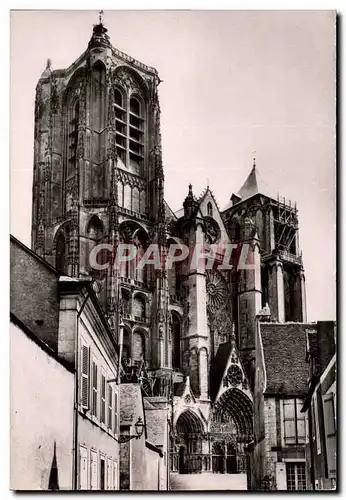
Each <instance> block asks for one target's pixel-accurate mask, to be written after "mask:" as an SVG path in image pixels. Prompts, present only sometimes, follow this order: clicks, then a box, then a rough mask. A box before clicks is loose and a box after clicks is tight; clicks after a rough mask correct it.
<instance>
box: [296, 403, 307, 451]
mask: <svg viewBox="0 0 346 500" xmlns="http://www.w3.org/2000/svg"><path fill="white" fill-rule="evenodd" d="M296 405H297V443H298V444H305V441H306V436H305V415H304V413H302V412H301V409H302V408H303V402H302V401H298V400H297V401H296Z"/></svg>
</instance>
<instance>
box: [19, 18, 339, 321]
mask: <svg viewBox="0 0 346 500" xmlns="http://www.w3.org/2000/svg"><path fill="white" fill-rule="evenodd" d="M97 20H98V14H97V12H96V11H15V12H12V14H11V142H12V147H11V232H12V234H14V236H16V237H17V238H19V239H20V240H21V241H23V242H24V243H25V244H27V245H28V246H30V232H31V202H32V201H31V196H32V191H31V190H32V170H33V130H34V98H35V87H36V84H37V81H38V79H39V77H40V75H41V73H42V71H43V70H44V69H45V65H46V60H47V58H48V57H49V58H51V59H52V67H53V69H58V68H65V67H67V66H69V65H70V64H71V63H72V62H73V61H74V60H75V59H77V57H78V56H79V55H80V54H81V53H82V52H83V51H84V50H85V49H86V46H87V43H88V41H89V39H90V36H91V32H92V25H93V24H94V23H96V22H97ZM104 23H105V25H106V27H107V28H108V30H109V31H108V34H109V35H110V38H111V42H112V44H113V45H114V46H115V47H117V48H118V49H120V50H123V51H124V52H126V53H127V54H129V55H131V56H132V57H135V58H136V59H138V60H140V61H142V62H144V63H145V64H148V65H149V66H154V67H155V68H156V69H157V70H158V72H159V75H160V78H161V79H162V80H163V82H162V83H161V85H160V87H159V91H160V102H161V111H162V114H161V124H162V130H161V131H162V141H163V161H164V170H165V198H166V201H167V202H168V203H169V205H170V206H171V208H173V209H174V210H177V209H178V208H180V206H181V205H182V201H183V199H184V197H185V196H186V194H187V191H188V184H189V183H190V182H191V183H192V184H193V190H194V193H195V194H196V195H199V194H200V192H201V191H202V190H203V188H204V187H205V186H206V184H207V182H209V185H210V187H211V189H212V191H213V192H214V194H215V196H216V199H217V201H218V203H219V206H220V208H221V209H223V208H224V206H225V205H226V204H227V202H228V200H229V198H230V196H231V194H232V192H236V191H237V190H238V189H239V188H240V187H241V185H242V184H243V182H244V180H245V178H246V177H247V175H248V173H249V171H250V170H251V165H252V157H253V154H254V153H253V151H256V153H255V155H256V163H257V167H258V170H259V172H260V174H261V177H262V178H263V179H264V181H265V182H266V183H267V184H268V186H269V189H270V191H271V192H272V193H273V195H274V196H276V193H277V191H279V192H280V196H285V197H286V198H287V199H291V200H292V202H295V201H296V202H297V206H298V210H299V220H300V247H301V249H302V250H303V259H304V267H305V271H306V284H307V311H308V319H309V320H326V319H335V300H336V299H335V262H336V259H335V239H336V236H335V232H336V229H335V211H336V203H335V197H336V194H335V43H334V41H335V27H334V12H332V11H315V12H314V11H166V12H165V11H156V12H153V11H106V12H105V16H104Z"/></svg>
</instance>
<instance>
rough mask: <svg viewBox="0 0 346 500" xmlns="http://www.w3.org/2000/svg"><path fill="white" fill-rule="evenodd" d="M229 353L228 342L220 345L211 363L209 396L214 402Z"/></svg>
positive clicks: (230, 348) (230, 345) (229, 345)
mask: <svg viewBox="0 0 346 500" xmlns="http://www.w3.org/2000/svg"><path fill="white" fill-rule="evenodd" d="M231 351H232V344H231V343H230V342H226V343H224V344H220V345H219V348H218V350H217V353H216V356H215V358H214V359H213V361H212V364H211V377H210V396H211V399H212V401H214V400H215V398H216V396H217V393H218V390H219V388H220V384H221V380H222V375H223V374H224V371H225V368H226V365H227V362H228V359H229V356H230V354H231Z"/></svg>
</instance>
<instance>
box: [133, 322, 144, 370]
mask: <svg viewBox="0 0 346 500" xmlns="http://www.w3.org/2000/svg"><path fill="white" fill-rule="evenodd" d="M146 344H147V342H146V334H145V332H144V331H143V330H142V329H140V328H135V329H134V331H133V332H132V360H133V362H134V364H140V363H141V362H142V361H144V360H145V358H146V351H147V346H146Z"/></svg>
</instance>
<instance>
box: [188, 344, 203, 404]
mask: <svg viewBox="0 0 346 500" xmlns="http://www.w3.org/2000/svg"><path fill="white" fill-rule="evenodd" d="M189 375H190V384H191V390H192V392H193V394H194V395H195V396H196V397H199V396H200V373H199V356H198V350H197V347H192V348H191V349H190V352H189Z"/></svg>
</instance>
